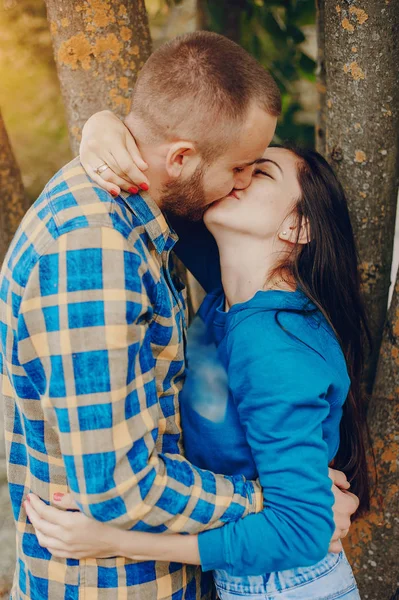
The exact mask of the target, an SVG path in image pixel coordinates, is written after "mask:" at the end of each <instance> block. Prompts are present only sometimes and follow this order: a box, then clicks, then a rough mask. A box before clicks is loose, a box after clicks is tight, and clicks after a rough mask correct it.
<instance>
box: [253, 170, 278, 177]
mask: <svg viewBox="0 0 399 600" xmlns="http://www.w3.org/2000/svg"><path fill="white" fill-rule="evenodd" d="M254 175H264V176H265V177H270V179H274V177H272V175H271V174H270V173H268V172H267V171H263V170H262V169H255V172H254Z"/></svg>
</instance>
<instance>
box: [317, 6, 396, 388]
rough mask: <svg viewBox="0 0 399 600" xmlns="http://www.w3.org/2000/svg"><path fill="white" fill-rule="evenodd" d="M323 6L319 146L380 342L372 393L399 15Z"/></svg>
mask: <svg viewBox="0 0 399 600" xmlns="http://www.w3.org/2000/svg"><path fill="white" fill-rule="evenodd" d="M319 4H320V9H321V10H320V11H319V19H321V20H320V21H319V32H320V39H321V41H323V39H324V48H322V49H321V57H322V58H323V57H324V64H325V85H326V111H325V127H324V131H325V135H324V136H323V137H322V138H321V139H319V142H318V146H319V149H320V150H321V151H322V153H323V154H324V155H325V156H326V157H327V159H328V160H329V161H330V163H331V164H332V165H333V166H334V168H335V170H336V172H337V174H338V176H339V178H340V180H341V182H342V184H343V186H344V188H345V190H346V192H347V195H348V199H349V202H350V209H351V214H352V222H353V225H354V229H355V235H356V238H357V243H358V248H359V253H360V260H361V271H362V278H363V285H364V291H365V296H366V303H367V307H368V310H369V314H370V320H371V331H372V337H373V341H374V351H373V353H372V357H371V360H370V362H369V365H368V369H367V377H366V381H367V387H368V390H371V387H372V382H373V379H374V375H375V369H376V364H377V359H378V351H379V346H380V342H381V335H382V330H383V324H384V320H385V316H386V307H387V300H388V291H389V283H390V268H391V260H392V247H393V236H394V227H395V211H396V201H397V184H398V180H397V177H398V166H399V151H398V131H399V75H398V69H397V65H398V64H399V45H398V43H397V36H398V27H399V10H398V4H397V2H396V1H395V0H362V1H361V2H359V3H358V4H355V3H354V2H353V0H320V2H319ZM320 67H321V73H323V69H322V65H320ZM321 83H322V82H321ZM322 128H323V126H322Z"/></svg>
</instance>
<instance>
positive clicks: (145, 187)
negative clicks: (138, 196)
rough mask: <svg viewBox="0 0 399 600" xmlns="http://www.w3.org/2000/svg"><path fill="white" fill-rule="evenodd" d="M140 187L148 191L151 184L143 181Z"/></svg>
mask: <svg viewBox="0 0 399 600" xmlns="http://www.w3.org/2000/svg"><path fill="white" fill-rule="evenodd" d="M140 189H142V190H143V191H144V192H148V190H149V189H150V186H149V185H147V184H146V183H142V184H140Z"/></svg>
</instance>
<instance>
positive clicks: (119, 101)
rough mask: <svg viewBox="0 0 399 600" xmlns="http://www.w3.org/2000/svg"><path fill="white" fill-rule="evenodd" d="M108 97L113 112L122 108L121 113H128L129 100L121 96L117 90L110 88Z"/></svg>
mask: <svg viewBox="0 0 399 600" xmlns="http://www.w3.org/2000/svg"><path fill="white" fill-rule="evenodd" d="M109 97H110V99H111V102H112V106H113V108H114V109H115V110H120V109H121V108H123V112H124V113H125V114H127V113H128V112H129V108H130V99H129V98H124V97H123V96H121V94H120V92H119V90H118V88H112V89H111V90H110V91H109Z"/></svg>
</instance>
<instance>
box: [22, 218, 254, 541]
mask: <svg viewBox="0 0 399 600" xmlns="http://www.w3.org/2000/svg"><path fill="white" fill-rule="evenodd" d="M154 285H156V284H155V282H154V281H151V278H150V277H149V273H148V265H147V263H145V262H144V261H143V260H142V259H141V257H140V255H139V253H138V252H136V251H135V249H134V247H133V245H132V244H131V243H128V241H127V240H126V239H125V238H124V236H123V235H122V234H121V233H119V232H118V231H116V230H114V229H112V228H110V227H97V228H96V227H94V228H83V229H80V230H79V229H78V230H74V231H71V232H69V233H65V234H63V235H61V236H60V237H59V238H58V239H57V240H55V241H54V242H53V243H52V244H51V246H50V248H49V249H48V250H47V252H46V254H44V255H43V256H41V258H40V259H39V261H38V263H37V264H36V266H35V267H34V269H33V270H32V273H31V275H30V278H29V281H28V284H27V286H26V289H25V293H24V297H23V301H22V304H21V310H20V316H19V320H18V355H19V360H20V363H21V364H22V365H23V367H24V370H25V371H26V373H27V375H28V377H29V379H30V380H31V382H32V383H33V385H34V386H35V387H36V389H37V391H38V393H39V395H40V399H41V403H42V406H43V410H44V414H45V418H46V420H47V422H48V424H49V425H50V426H51V427H52V428H53V429H54V430H55V431H56V433H57V436H58V438H59V444H60V448H61V452H62V456H63V460H64V464H65V469H66V473H67V480H68V485H69V487H70V489H71V492H72V493H73V495H74V497H75V499H76V501H77V502H78V504H79V506H80V507H81V509H82V510H83V511H84V512H85V513H86V514H87V515H88V516H91V517H93V518H95V519H97V520H99V521H103V522H111V521H112V524H113V525H115V526H117V527H120V528H124V529H132V528H134V529H137V530H147V531H159V532H162V531H169V532H187V533H197V532H200V531H202V530H205V529H209V528H212V527H216V526H220V525H222V524H224V523H226V522H228V521H234V520H237V519H239V518H241V517H243V516H245V515H246V514H247V513H250V512H257V511H259V510H260V509H261V497H260V495H259V494H258V491H257V490H258V488H257V487H256V486H255V488H254V486H253V483H251V482H247V481H246V480H245V479H244V478H243V477H225V476H223V475H215V474H213V473H210V472H207V471H203V470H201V469H198V468H196V467H195V466H193V465H192V464H191V463H189V462H188V461H187V460H185V459H184V458H183V457H181V456H179V455H167V454H160V453H158V452H157V449H156V440H157V435H158V423H159V418H160V405H159V400H158V397H157V388H156V381H155V376H154V358H153V354H152V350H151V341H150V334H149V331H150V327H149V323H150V322H151V317H152V304H151V302H150V295H149V287H151V286H154ZM53 438H54V436H52V439H53ZM49 452H51V449H49Z"/></svg>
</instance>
